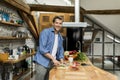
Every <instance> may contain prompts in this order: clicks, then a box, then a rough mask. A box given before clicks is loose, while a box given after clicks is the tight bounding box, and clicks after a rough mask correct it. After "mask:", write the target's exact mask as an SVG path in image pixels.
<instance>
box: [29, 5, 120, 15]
mask: <svg viewBox="0 0 120 80" xmlns="http://www.w3.org/2000/svg"><path fill="white" fill-rule="evenodd" d="M29 6H30V8H31V11H46V12H62V13H74V6H55V5H42V4H29ZM80 11H81V12H82V13H83V14H97V15H112V14H120V9H113V10H85V9H83V8H82V7H81V8H80Z"/></svg>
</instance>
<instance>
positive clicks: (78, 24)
mask: <svg viewBox="0 0 120 80" xmlns="http://www.w3.org/2000/svg"><path fill="white" fill-rule="evenodd" d="M79 19H80V0H75V22H63V24H62V26H63V27H87V26H88V25H89V24H87V22H80V21H79Z"/></svg>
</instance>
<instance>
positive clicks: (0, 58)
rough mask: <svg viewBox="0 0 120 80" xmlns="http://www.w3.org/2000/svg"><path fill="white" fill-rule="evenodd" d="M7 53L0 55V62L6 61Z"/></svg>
mask: <svg viewBox="0 0 120 80" xmlns="http://www.w3.org/2000/svg"><path fill="white" fill-rule="evenodd" d="M8 57H9V54H8V53H0V61H4V60H8Z"/></svg>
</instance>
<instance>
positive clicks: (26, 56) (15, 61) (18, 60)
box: [2, 52, 35, 64]
mask: <svg viewBox="0 0 120 80" xmlns="http://www.w3.org/2000/svg"><path fill="white" fill-rule="evenodd" d="M34 54H35V52H34V53H31V54H25V55H22V56H20V57H19V59H17V60H15V59H8V60H4V61H2V63H10V64H14V63H18V62H20V61H22V60H24V59H26V58H28V57H30V56H33V55H34Z"/></svg>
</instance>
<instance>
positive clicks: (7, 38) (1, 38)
mask: <svg viewBox="0 0 120 80" xmlns="http://www.w3.org/2000/svg"><path fill="white" fill-rule="evenodd" d="M19 39H20V40H21V39H29V37H23V38H17V37H3V36H0V40H19Z"/></svg>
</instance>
